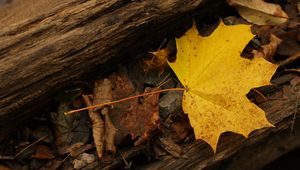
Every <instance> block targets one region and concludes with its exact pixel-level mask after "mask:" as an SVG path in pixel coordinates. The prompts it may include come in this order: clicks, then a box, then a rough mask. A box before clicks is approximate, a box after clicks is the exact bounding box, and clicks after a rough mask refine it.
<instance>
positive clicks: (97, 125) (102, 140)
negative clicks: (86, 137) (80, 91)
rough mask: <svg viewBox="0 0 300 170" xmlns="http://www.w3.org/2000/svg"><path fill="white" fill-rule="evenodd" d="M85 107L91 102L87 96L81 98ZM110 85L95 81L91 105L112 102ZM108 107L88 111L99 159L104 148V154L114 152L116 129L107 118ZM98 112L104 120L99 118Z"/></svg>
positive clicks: (109, 82) (109, 83) (105, 81)
mask: <svg viewBox="0 0 300 170" xmlns="http://www.w3.org/2000/svg"><path fill="white" fill-rule="evenodd" d="M82 97H83V99H84V101H85V103H86V105H87V106H91V105H92V102H91V100H90V99H89V97H88V96H86V95H83V96H82ZM112 97H113V96H112V83H111V81H110V80H109V79H104V80H97V81H95V87H94V94H93V105H96V104H100V103H105V102H110V101H112ZM109 111H110V109H109V107H108V106H104V107H100V108H99V107H98V108H96V109H90V110H89V116H90V119H91V121H92V127H93V129H92V130H93V137H94V143H95V146H96V150H97V154H98V157H99V159H102V157H103V154H104V152H103V151H104V148H105V151H106V153H109V154H114V153H115V152H116V146H115V135H116V131H117V130H116V128H115V127H114V125H113V124H112V122H111V120H110V118H109ZM100 112H101V113H102V115H103V116H104V120H102V118H101V117H100Z"/></svg>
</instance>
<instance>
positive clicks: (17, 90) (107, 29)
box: [0, 0, 203, 136]
mask: <svg viewBox="0 0 300 170" xmlns="http://www.w3.org/2000/svg"><path fill="white" fill-rule="evenodd" d="M32 1H34V0H31V2H32ZM17 2H18V3H22V1H17ZM18 3H15V4H14V5H13V6H14V7H15V6H17V5H20V4H18ZM33 3H34V4H32V6H31V7H27V8H26V6H25V8H24V9H19V8H14V7H11V6H9V5H7V7H5V6H2V7H1V8H0V9H1V11H3V13H5V12H6V14H9V11H10V10H9V9H10V8H11V9H12V10H11V12H16V13H17V12H18V11H19V12H20V13H24V15H26V17H25V18H24V16H23V17H20V15H18V14H16V18H12V19H10V20H9V19H8V18H9V17H6V19H7V20H6V19H2V20H0V21H2V24H0V26H1V29H0V42H1V43H0V110H1V112H0V135H1V136H3V134H5V133H7V132H9V131H10V129H11V128H12V127H15V126H16V125H18V124H20V123H22V122H24V120H26V119H27V118H29V117H32V115H33V114H32V113H34V112H35V111H36V110H37V109H38V108H40V107H43V106H45V104H47V101H48V100H49V99H50V98H51V95H52V94H53V92H55V91H57V90H58V89H60V88H62V87H63V86H66V85H67V84H68V83H70V82H71V81H72V80H78V79H79V78H80V77H82V76H83V75H84V74H85V73H89V72H91V71H93V70H95V69H96V68H98V69H99V68H101V70H103V71H102V73H103V72H105V70H107V69H110V68H111V67H112V66H114V65H116V64H118V63H120V62H122V61H124V60H128V59H129V57H131V56H135V55H136V54H138V53H141V52H145V51H147V50H148V49H149V47H151V46H153V45H154V44H159V43H161V42H162V39H163V38H165V37H168V36H170V35H172V33H173V32H174V31H175V30H176V29H178V26H180V25H181V23H184V22H186V19H182V18H185V17H186V16H187V14H188V12H190V11H192V10H195V9H197V8H199V7H200V6H202V3H203V2H202V0H164V1H161V0H151V1H149V0H101V1H100V0H99V1H98V0H63V1H53V3H50V1H47V0H43V1H37V0H36V1H34V2H33ZM29 5H31V4H29ZM43 9H45V11H43ZM21 10H27V11H25V12H24V11H21ZM0 13H1V12H0ZM2 15H4V14H2ZM6 16H7V15H6ZM10 17H13V16H10ZM17 17H20V19H18V18H17ZM4 25H5V26H4Z"/></svg>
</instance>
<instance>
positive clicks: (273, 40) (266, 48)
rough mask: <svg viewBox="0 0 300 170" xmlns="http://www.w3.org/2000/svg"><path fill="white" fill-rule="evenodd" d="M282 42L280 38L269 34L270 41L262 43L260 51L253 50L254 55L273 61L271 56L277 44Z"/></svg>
mask: <svg viewBox="0 0 300 170" xmlns="http://www.w3.org/2000/svg"><path fill="white" fill-rule="evenodd" d="M281 42H282V40H281V39H280V38H278V37H276V36H275V35H273V34H271V35H270V43H269V44H266V45H262V46H261V47H262V51H257V50H253V52H252V53H253V54H254V56H256V57H263V58H265V59H266V60H269V61H273V59H272V57H273V56H274V54H275V52H276V50H277V47H278V45H279V44H280V43H281Z"/></svg>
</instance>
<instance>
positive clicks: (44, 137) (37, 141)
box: [15, 135, 49, 158]
mask: <svg viewBox="0 0 300 170" xmlns="http://www.w3.org/2000/svg"><path fill="white" fill-rule="evenodd" d="M48 137H49V135H46V136H43V137H41V138H40V139H38V140H36V141H35V142H33V143H31V144H30V145H28V146H26V147H25V148H23V149H22V150H20V151H19V152H18V153H17V154H16V155H15V158H17V157H18V156H19V155H21V154H22V153H23V152H24V151H25V150H27V149H28V148H30V147H31V146H33V145H35V144H37V143H39V142H40V141H43V140H44V139H46V138H48Z"/></svg>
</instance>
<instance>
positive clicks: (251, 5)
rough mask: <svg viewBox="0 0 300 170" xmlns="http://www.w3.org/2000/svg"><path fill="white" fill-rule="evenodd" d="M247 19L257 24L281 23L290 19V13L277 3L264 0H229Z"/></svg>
mask: <svg viewBox="0 0 300 170" xmlns="http://www.w3.org/2000/svg"><path fill="white" fill-rule="evenodd" d="M227 2H228V3H229V5H231V6H234V7H235V8H236V10H237V11H238V12H239V14H240V15H241V16H242V17H243V18H244V19H246V20H247V21H249V22H251V23H253V24H257V25H279V24H282V23H284V22H286V21H287V20H288V15H287V14H286V13H285V12H284V11H283V10H282V9H281V7H280V6H279V5H277V4H273V3H268V2H264V1H263V0H247V1H245V0H227Z"/></svg>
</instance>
